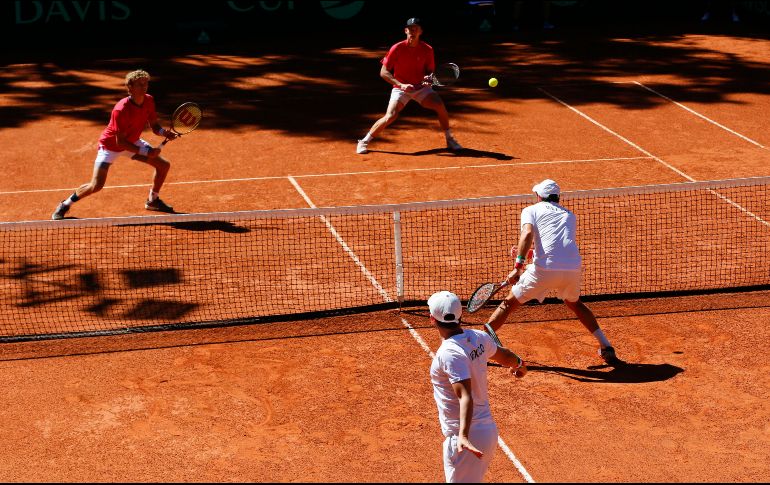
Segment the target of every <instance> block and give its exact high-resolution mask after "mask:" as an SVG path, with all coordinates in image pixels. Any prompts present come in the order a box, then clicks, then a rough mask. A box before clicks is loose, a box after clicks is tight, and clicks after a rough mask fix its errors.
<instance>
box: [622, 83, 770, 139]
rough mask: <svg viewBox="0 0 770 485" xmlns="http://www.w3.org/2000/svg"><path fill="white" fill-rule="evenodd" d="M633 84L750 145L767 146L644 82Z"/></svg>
mask: <svg viewBox="0 0 770 485" xmlns="http://www.w3.org/2000/svg"><path fill="white" fill-rule="evenodd" d="M634 84H636V85H638V86H641V87H643V88H644V89H646V90H647V91H649V92H651V93H653V94H655V95H657V96H660V97H661V98H663V99H665V100H666V101H668V102H670V103H673V104H675V105H677V106H679V107H680V108H682V109H683V110H685V111H688V112H689V113H692V114H694V115H695V116H697V117H698V118H701V119H703V120H705V121H708V122H709V123H711V124H712V125H715V126H718V127H720V128H722V129H723V130H725V131H727V132H728V133H732V134H733V135H735V136H737V137H738V138H742V139H743V140H745V141H747V142H749V143H751V144H752V145H756V146H758V147H759V148H765V149H767V147H766V146H764V145H762V144H761V143H759V142H756V141H754V140H752V139H751V138H749V137H747V136H744V135H741V134H740V133H738V132H737V131H735V130H731V129H730V128H728V127H726V126H725V125H723V124H721V123H718V122H716V121H714V120H712V119H711V118H709V117H707V116H705V115H702V114H700V113H698V112H697V111H695V110H694V109H692V108H688V107H687V106H685V105H683V104H682V103H679V102H677V101H674V100H673V99H671V98H669V97H668V96H666V95H665V94H661V93H659V92H657V91H655V90H654V89H652V88H650V87H648V86H645V85H644V84H642V83H640V82H638V81H634Z"/></svg>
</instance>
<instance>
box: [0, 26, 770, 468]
mask: <svg viewBox="0 0 770 485" xmlns="http://www.w3.org/2000/svg"><path fill="white" fill-rule="evenodd" d="M398 33H399V32H396V33H395V34H398ZM397 37H398V35H396V39H395V40H398V39H397ZM395 40H394V41H395ZM431 41H432V43H433V44H435V45H436V47H437V55H439V56H442V57H446V58H447V59H446V60H452V61H454V62H457V63H458V65H460V66H461V68H462V69H463V71H462V75H461V78H460V81H459V82H458V84H456V85H455V86H452V87H451V88H446V89H445V90H443V91H441V94H442V97H443V98H444V100H445V102H446V104H447V107H448V109H449V112H450V114H451V115H452V123H453V131H454V133H455V135H456V136H457V138H458V140H459V141H460V142H461V143H462V144H463V145H464V146H465V147H466V149H465V150H463V151H462V152H459V153H457V154H454V153H450V152H448V151H446V150H444V149H443V146H444V145H443V136H442V135H441V133H440V132H438V131H437V130H436V122H435V120H434V119H433V118H432V116H431V114H430V113H428V112H426V111H423V110H421V109H420V108H419V107H417V106H412V105H410V106H408V107H407V108H406V109H405V110H404V112H403V114H402V116H401V118H400V119H399V120H398V121H396V123H394V124H393V125H392V126H391V127H390V128H389V129H388V130H387V131H386V132H385V134H384V136H383V137H381V138H379V139H376V140H375V141H374V142H373V143H372V144H371V145H370V153H368V154H366V155H363V156H362V155H356V154H355V142H356V139H357V138H360V137H361V136H363V134H365V132H366V130H367V129H368V128H369V126H370V125H371V123H372V122H373V121H374V120H376V119H377V118H378V117H379V116H381V115H382V112H381V111H382V110H384V108H385V103H386V101H387V94H388V92H387V91H388V90H387V86H385V85H383V83H382V82H381V81H380V80H379V79H378V78H377V71H378V65H377V61H378V59H379V57H381V55H382V54H383V52H382V49H383V46H380V45H379V44H377V43H375V42H373V41H372V42H367V43H360V44H359V43H356V41H355V39H348V40H347V41H346V43H344V44H338V45H325V44H324V43H323V42H321V43H319V45H314V46H312V48H308V46H306V45H305V46H301V45H299V43H298V44H296V45H295V44H290V45H284V46H282V47H281V48H280V49H275V51H274V52H265V51H266V50H267V49H266V48H263V49H262V50H261V51H260V52H258V53H248V52H244V51H243V50H239V51H237V52H235V50H234V49H230V50H225V49H222V50H221V51H218V50H217V47H216V46H214V45H212V46H208V47H206V48H201V50H200V52H185V53H184V54H178V53H177V54H174V55H169V56H164V57H155V58H148V57H125V58H110V57H93V58H91V59H92V60H80V59H68V60H67V61H66V62H60V63H59V64H55V63H53V61H39V62H38V61H34V62H25V63H13V64H8V65H6V66H5V67H6V69H5V71H4V73H3V74H2V78H3V85H2V86H3V87H2V89H1V90H0V106H1V107H3V108H4V109H6V110H8V111H7V112H15V113H19V114H22V115H21V116H16V117H14V119H10V117H8V118H6V119H5V121H4V123H3V126H2V129H0V143H2V145H3V146H4V147H5V148H4V156H3V157H4V162H5V163H4V166H3V168H2V169H1V170H2V172H0V173H2V175H3V182H2V185H0V187H2V189H0V201H1V202H2V204H0V219H1V220H2V221H3V223H2V224H0V226H1V227H0V243H2V247H3V252H2V256H0V310H2V311H0V340H2V343H0V369H2V372H0V376H2V377H0V385H2V388H3V389H5V392H6V396H7V399H6V400H5V407H4V411H3V414H2V415H3V422H2V426H3V428H4V429H5V430H6V436H7V439H6V446H5V447H4V451H3V452H2V453H0V456H2V460H0V477H2V478H3V479H5V480H6V481H22V480H23V481H215V482H216V481H300V480H301V481H311V482H313V481H356V482H388V481H441V480H443V471H442V464H441V442H442V436H441V434H440V431H439V428H438V421H437V416H436V408H435V403H434V401H433V397H432V389H431V386H430V382H429V376H428V369H429V365H430V352H431V351H433V350H435V349H436V348H437V347H438V345H439V338H438V335H437V333H436V331H435V330H434V329H433V328H431V326H430V322H429V320H428V314H427V308H426V306H425V305H424V301H425V299H426V298H427V297H428V296H429V295H430V294H431V293H433V292H434V291H437V290H440V289H449V290H452V291H455V292H456V293H458V294H459V295H460V296H461V297H462V298H464V299H465V298H467V297H468V296H469V295H470V293H471V292H472V291H473V289H474V288H475V287H476V286H478V284H480V283H482V282H484V281H497V280H499V279H500V278H501V277H502V276H504V275H505V274H506V273H507V272H508V271H509V270H510V266H511V262H510V258H509V256H508V249H509V248H510V246H511V245H512V244H513V243H514V242H515V241H516V239H517V238H518V218H519V213H520V211H521V209H522V207H524V206H525V205H527V204H529V203H532V202H533V199H532V197H531V195H530V194H529V191H530V189H531V187H532V185H534V184H535V183H537V182H539V181H540V180H542V179H545V178H552V179H554V180H556V181H558V182H559V184H560V185H561V187H562V189H563V190H564V192H565V193H564V197H563V201H564V205H566V206H567V207H570V208H571V209H573V210H574V211H575V212H576V213H577V214H578V217H579V228H580V230H581V233H580V234H579V241H578V242H579V244H580V247H581V253H582V254H583V257H584V262H585V276H584V288H583V294H584V295H585V299H586V300H587V301H588V302H589V303H588V304H589V306H591V308H592V309H593V310H594V311H595V313H596V314H597V317H599V323H600V324H601V326H602V328H603V329H604V331H605V332H606V333H607V335H608V336H609V337H610V339H611V340H612V341H613V344H614V345H615V347H616V349H617V351H618V354H619V357H621V358H622V359H623V360H624V361H625V362H626V363H627V364H626V365H625V366H623V367H619V368H611V367H608V366H605V365H603V363H602V361H601V359H599V357H598V356H597V355H596V344H595V342H594V340H593V338H592V337H591V336H590V335H587V333H586V332H585V330H584V329H583V328H582V326H581V325H580V324H579V322H578V321H577V320H575V319H574V318H572V317H571V315H570V314H569V313H568V311H567V310H566V309H565V308H564V307H563V305H560V304H558V303H551V302H550V301H549V302H548V303H546V304H542V305H526V306H525V307H523V308H522V309H521V310H520V311H519V312H517V313H515V314H514V315H513V316H512V318H511V321H509V323H508V324H507V325H505V326H504V327H503V328H502V329H501V331H500V337H501V339H502V340H503V342H504V343H506V344H507V345H509V346H510V347H511V348H512V349H513V350H515V351H516V352H517V353H519V354H520V355H522V356H523V357H524V359H525V360H526V361H527V362H528V364H529V365H530V370H531V372H530V373H529V375H527V376H526V377H525V378H524V379H522V380H515V379H514V378H513V377H512V376H510V375H509V374H507V373H506V371H505V369H501V368H496V367H491V368H490V370H489V380H490V395H491V403H492V411H493V413H494V416H495V419H496V421H497V424H498V427H499V430H500V437H501V447H500V449H498V451H497V453H496V455H495V458H494V460H493V463H492V466H491V468H490V470H489V472H488V474H487V480H488V481H493V482H524V481H529V482H538V481H541V482H542V481H546V482H554V481H578V482H580V481H586V482H588V481H592V482H601V481H641V482H653V481H654V482H674V481H733V482H735V481H737V482H743V481H768V480H769V479H770V467H768V463H770V453H769V452H768V449H770V447H768V446H767V443H768V442H769V441H770V426H768V424H767V423H770V413H769V412H768V410H767V406H766V405H765V403H766V402H767V399H768V398H769V397H770V395H769V393H768V389H770V379H769V378H768V377H767V376H768V370H770V369H768V364H767V359H766V358H765V356H766V354H767V342H768V341H769V340H768V339H769V338H770V332H769V330H768V326H767V325H766V324H765V322H767V321H768V320H769V319H770V291H769V288H770V270H768V267H770V265H768V261H767V255H768V254H770V206H769V205H768V202H767V201H768V186H767V184H768V181H770V173H768V170H767V167H768V162H770V153H768V148H767V147H768V146H770V130H768V128H770V126H768V121H767V116H766V113H767V112H768V107H770V93H768V92H767V89H766V86H767V81H768V75H767V73H768V72H770V71H768V67H769V66H768V64H769V63H770V57H769V56H768V54H767V52H768V51H767V49H762V48H760V46H765V47H766V45H767V42H768V40H767V39H766V38H765V37H762V36H758V35H754V34H751V35H749V34H745V35H735V34H734V35H720V36H714V35H706V34H677V35H646V36H642V35H639V36H635V37H623V36H612V35H596V36H595V37H587V36H585V35H581V34H580V33H579V32H561V33H558V34H553V35H552V36H551V37H546V38H543V37H542V35H541V34H536V35H535V34H532V35H529V34H526V33H525V34H521V35H519V36H514V37H511V36H505V35H498V34H488V35H486V36H475V37H473V36H469V37H468V38H464V40H463V42H462V43H461V44H460V43H453V41H452V40H451V38H449V37H437V38H434V39H431ZM382 42H383V43H388V39H385V40H383V41H382ZM302 47H304V48H305V50H302ZM439 47H440V48H439ZM384 48H387V46H385V47H384ZM308 49H309V50H308ZM138 67H142V68H144V69H146V70H148V71H149V72H150V73H151V75H152V76H153V80H152V82H151V84H150V93H153V94H155V96H156V99H157V100H158V103H159V111H161V116H164V115H165V116H168V115H169V114H170V113H171V112H172V111H173V109H174V107H176V106H177V105H179V104H180V103H181V102H184V101H188V100H192V101H196V102H198V103H199V104H201V106H202V107H203V110H204V120H203V122H202V124H201V127H200V128H199V129H198V130H196V131H195V132H193V133H191V134H189V135H186V136H184V137H182V139H180V140H176V141H174V142H172V143H169V144H168V145H167V147H166V148H165V149H164V153H165V154H166V156H167V157H168V158H169V159H170V160H171V162H172V168H171V172H170V174H169V178H168V181H167V184H166V185H165V186H164V188H163V193H162V196H163V198H164V200H168V202H170V203H171V204H172V205H173V206H174V207H175V208H176V209H177V210H178V211H179V212H180V213H179V214H174V215H168V216H149V217H148V216H147V215H146V212H145V211H144V208H143V201H144V198H145V197H146V192H147V189H148V184H149V180H150V177H151V172H150V168H149V167H145V166H142V165H140V164H137V163H136V162H130V161H126V160H121V161H119V162H117V163H116V165H115V166H114V167H113V168H112V169H111V171H110V176H109V179H108V183H107V186H106V187H105V189H104V190H103V191H102V192H100V193H98V194H96V195H94V196H92V197H89V198H87V199H85V200H83V201H82V202H79V203H78V204H76V205H75V206H73V209H72V211H71V213H70V214H68V215H71V216H72V217H71V218H68V219H66V220H64V221H50V220H49V219H50V214H51V212H52V211H53V210H54V208H55V207H56V204H57V203H58V202H59V201H60V200H61V199H63V198H64V197H66V196H68V195H69V194H70V193H71V192H72V190H73V189H74V188H76V187H77V186H79V185H80V184H82V183H84V182H86V181H87V179H88V178H89V177H90V173H91V169H92V166H91V163H92V161H93V160H92V159H93V154H94V150H95V143H96V140H97V139H98V135H99V133H100V132H101V129H102V128H103V124H104V123H105V122H106V120H107V117H108V115H109V111H108V110H109V109H110V107H111V106H112V104H114V102H115V101H116V100H117V99H119V98H120V97H122V96H123V91H122V88H121V83H122V77H123V76H124V75H125V72H128V71H130V70H133V69H135V68H138ZM493 75H494V76H495V77H497V78H498V79H499V80H500V85H499V86H498V87H497V88H495V89H491V88H489V87H487V84H486V80H487V79H488V78H489V77H491V76H493ZM191 77H194V78H196V79H198V81H197V82H196V83H195V85H194V86H193V87H191V88H190V89H189V90H187V91H186V92H185V93H180V92H178V91H176V90H175V89H173V88H174V86H175V85H178V83H179V82H180V80H182V79H185V78H191ZM340 79H344V82H340V81H339V80H340ZM147 135H148V139H151V140H153V141H154V142H157V141H158V140H155V139H154V137H153V135H152V134H149V133H148V134H147ZM492 308H493V307H492V306H491V305H490V306H489V307H487V308H484V309H482V310H481V311H479V312H478V313H475V314H473V315H466V318H465V319H464V321H465V323H466V324H468V325H470V326H474V327H475V328H478V326H479V325H481V324H483V323H484V322H485V321H486V318H487V317H488V316H489V313H490V312H491V310H492Z"/></svg>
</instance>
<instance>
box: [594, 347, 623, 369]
mask: <svg viewBox="0 0 770 485" xmlns="http://www.w3.org/2000/svg"><path fill="white" fill-rule="evenodd" d="M599 356H600V357H601V358H602V359H603V360H604V362H606V363H607V364H608V365H618V364H622V363H623V361H622V360H620V359H618V356H617V355H615V349H614V348H612V347H604V348H603V349H602V348H600V349H599Z"/></svg>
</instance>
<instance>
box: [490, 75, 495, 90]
mask: <svg viewBox="0 0 770 485" xmlns="http://www.w3.org/2000/svg"><path fill="white" fill-rule="evenodd" d="M495 86H497V78H494V77H493V78H490V79H489V87H490V88H494V87H495Z"/></svg>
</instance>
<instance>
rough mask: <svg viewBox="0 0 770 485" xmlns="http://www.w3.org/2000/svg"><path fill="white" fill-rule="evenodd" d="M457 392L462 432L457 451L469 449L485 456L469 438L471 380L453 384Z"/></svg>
mask: <svg viewBox="0 0 770 485" xmlns="http://www.w3.org/2000/svg"><path fill="white" fill-rule="evenodd" d="M452 389H454V391H455V394H456V395H457V397H458V398H459V399H460V434H459V435H458V436H457V452H458V453H462V451H463V449H468V451H470V452H471V453H473V454H474V455H476V456H477V457H478V458H481V457H482V456H484V452H482V451H481V450H479V449H478V448H476V447H475V446H474V445H473V443H471V442H470V440H469V439H468V433H469V432H470V429H471V421H472V420H473V394H472V393H471V380H470V379H465V380H462V381H460V382H455V383H454V384H452Z"/></svg>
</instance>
